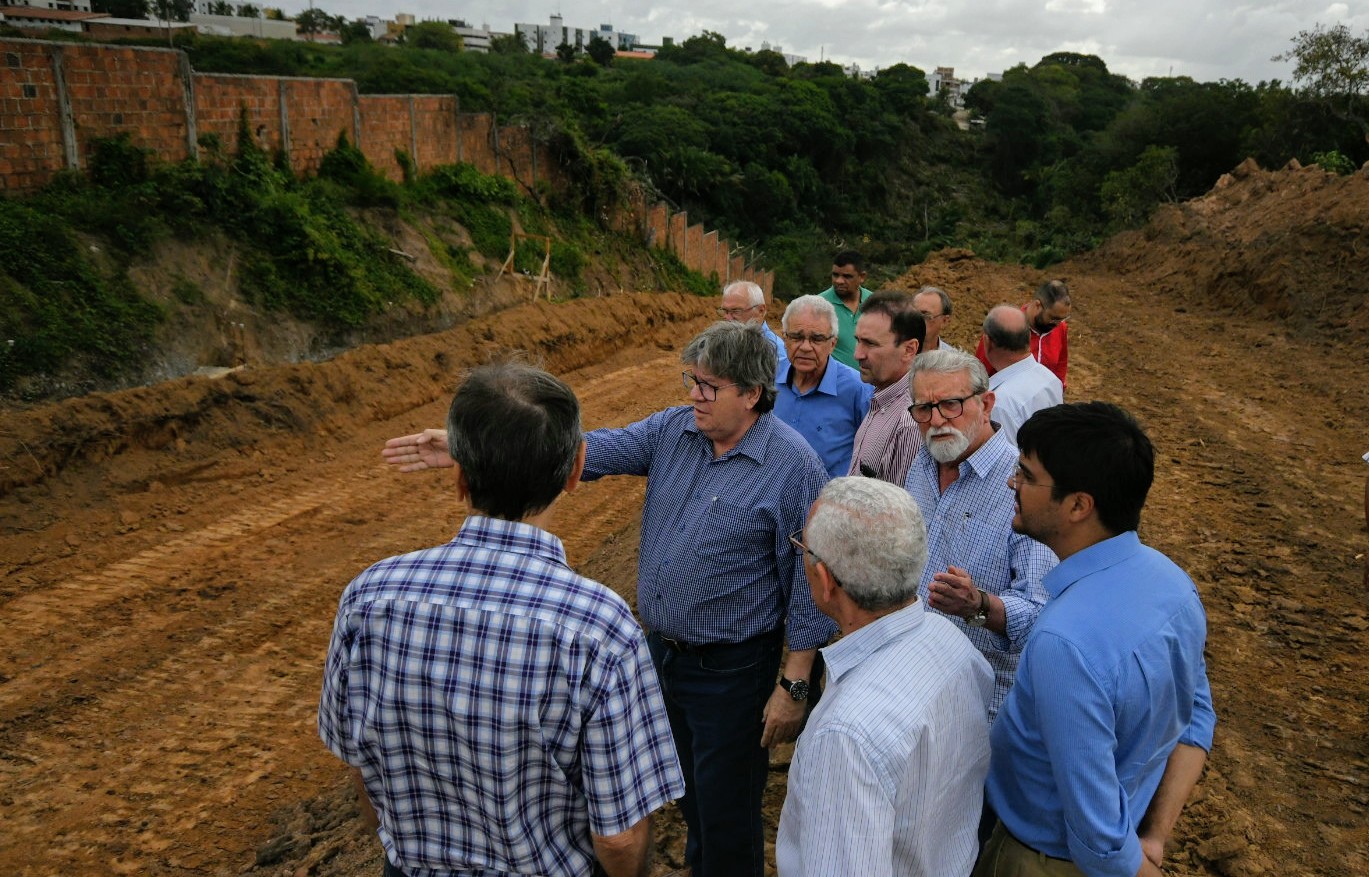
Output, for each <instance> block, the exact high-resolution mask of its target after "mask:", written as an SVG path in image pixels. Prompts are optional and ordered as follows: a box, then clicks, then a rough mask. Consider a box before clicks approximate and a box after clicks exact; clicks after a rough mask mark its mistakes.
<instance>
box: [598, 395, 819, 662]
mask: <svg viewBox="0 0 1369 877" xmlns="http://www.w3.org/2000/svg"><path fill="white" fill-rule="evenodd" d="M585 443H586V445H587V451H586V454H585V474H584V477H585V480H586V481H593V480H594V479H596V478H600V477H602V476H604V475H645V476H646V477H647V481H646V502H645V504H644V506H643V508H642V542H641V549H640V551H639V554H638V560H637V611H638V612H639V613H640V614H641V616H642V622H643V623H644V624H645V625H646V626H647V628H648V629H650V630H654V631H657V632H659V633H661V634H664V635H665V636H668V637H671V638H673V639H678V640H683V641H684V642H688V643H695V644H701V643H720V642H740V641H742V640H745V639H750V638H751V637H754V636H759V635H760V634H763V633H767V632H769V631H772V630H776V629H778V628H779V627H780V626H781V625H784V624H786V622H787V625H788V638H789V647H790V648H791V649H812V648H816V647H817V646H820V645H823V644H824V643H826V642H827V641H828V640H829V639H831V638H832V635H833V634H834V633H835V625H833V624H832V622H831V621H830V620H829V619H827V618H826V617H825V616H823V615H822V614H821V613H819V612H818V610H817V607H815V606H814V605H813V596H812V594H811V593H810V592H809V590H808V579H807V577H806V576H805V575H804V572H803V559H802V558H801V557H800V556H799V555H797V554H795V553H794V549H793V546H792V545H791V544H790V543H789V534H790V533H792V532H793V531H795V530H799V529H802V528H803V525H804V521H805V520H806V519H807V516H808V509H809V507H810V506H811V505H812V504H813V501H814V500H816V499H817V497H818V493H819V492H820V491H821V490H822V486H823V485H824V484H825V483H826V482H827V473H826V471H825V470H824V469H823V467H822V461H820V460H819V459H818V457H817V455H816V454H815V453H813V450H812V448H810V447H808V445H807V444H806V443H805V442H804V440H803V438H802V437H801V436H800V435H799V434H798V433H796V432H794V430H792V429H790V428H789V427H788V426H786V425H785V424H784V423H782V422H781V421H779V420H777V419H776V418H775V416H774V415H773V414H769V413H767V414H762V415H761V416H760V419H759V420H757V421H756V423H755V424H754V425H752V427H751V429H749V430H748V431H747V433H746V435H744V436H742V439H741V441H740V442H738V443H737V445H736V447H734V448H732V449H731V450H730V451H728V452H727V453H726V454H723V455H722V456H721V457H716V458H715V457H714V454H713V441H712V440H711V439H710V438H708V436H706V435H704V434H703V433H701V432H699V429H698V427H697V426H696V425H695V423H694V410H693V409H692V408H690V407H688V406H685V407H680V408H668V409H666V410H665V411H661V412H659V413H657V414H653V415H651V416H650V417H648V418H647V419H645V420H641V421H638V422H637V423H634V424H632V425H631V426H627V427H624V428H622V429H597V430H595V431H593V432H591V433H589V434H588V435H586V436H585Z"/></svg>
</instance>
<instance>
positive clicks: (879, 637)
mask: <svg viewBox="0 0 1369 877" xmlns="http://www.w3.org/2000/svg"><path fill="white" fill-rule="evenodd" d="M794 544H795V547H796V549H797V550H799V551H802V552H804V565H805V567H806V568H807V571H808V584H809V587H810V588H811V590H812V592H813V601H814V603H815V604H817V607H818V608H819V609H820V610H822V612H823V613H824V614H826V615H828V616H829V617H831V618H832V619H833V620H834V621H836V622H837V624H838V626H839V627H840V628H841V630H842V634H843V636H842V638H841V639H840V640H838V641H837V642H836V643H834V644H833V645H830V646H828V647H827V648H825V649H823V650H822V652H823V655H824V656H825V657H826V659H827V668H828V683H827V692H826V694H825V696H824V697H823V699H822V702H821V703H819V704H818V705H817V707H815V708H814V710H813V714H812V716H810V717H809V720H808V727H807V728H806V729H805V730H804V732H803V734H802V735H800V737H799V742H798V745H797V746H796V747H795V749H794V758H793V762H792V763H791V764H790V767H789V790H788V794H787V796H786V797H785V800H784V811H783V813H782V814H781V815H780V829H779V838H778V840H777V841H776V843H775V859H776V864H777V865H778V867H779V873H780V877H806V875H813V877H826V875H837V874H841V875H859V877H893V875H895V874H898V875H909V877H917V875H921V877H955V875H964V874H968V873H969V870H970V868H971V867H972V865H973V864H974V858H975V854H976V853H977V852H978V850H979V844H978V841H977V839H976V837H975V825H976V823H977V822H978V820H979V808H980V800H981V795H982V781H983V777H984V774H985V772H986V771H987V770H988V766H989V728H988V725H987V724H985V721H984V717H985V715H986V714H987V711H988V702H989V696H990V693H991V692H992V690H993V673H992V671H990V669H989V665H988V663H986V662H985V660H984V658H983V657H982V656H981V655H980V654H979V652H977V651H976V650H975V648H974V647H973V646H972V645H970V643H969V641H968V640H966V639H965V637H964V636H962V635H961V634H960V632H959V631H957V630H956V629H955V628H954V627H953V626H952V625H951V623H950V622H949V621H947V620H946V619H944V618H942V617H940V616H939V615H937V614H935V613H932V612H924V611H923V610H922V606H921V605H920V604H919V603H918V600H917V583H918V578H919V576H920V575H921V573H922V567H923V565H924V564H925V563H926V561H927V537H926V529H925V528H924V527H923V525H922V516H921V515H920V514H919V513H918V510H917V505H916V504H915V503H914V502H913V500H912V498H911V497H909V496H908V494H907V492H906V491H904V490H901V489H900V488H898V487H896V486H894V485H892V484H889V483H887V482H884V481H879V480H877V479H874V478H838V479H836V480H834V481H830V482H828V484H827V486H826V487H825V488H823V491H822V494H821V495H820V496H819V497H818V501H817V502H816V503H815V504H814V505H813V510H812V512H811V513H810V515H809V518H808V526H807V527H806V528H805V529H804V532H803V533H802V534H799V535H797V536H796V537H795V540H794Z"/></svg>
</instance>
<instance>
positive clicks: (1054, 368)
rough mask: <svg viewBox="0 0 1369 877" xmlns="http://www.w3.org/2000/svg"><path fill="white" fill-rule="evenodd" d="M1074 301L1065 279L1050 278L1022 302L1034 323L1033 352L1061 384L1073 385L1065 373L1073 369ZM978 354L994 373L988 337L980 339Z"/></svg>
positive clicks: (976, 351)
mask: <svg viewBox="0 0 1369 877" xmlns="http://www.w3.org/2000/svg"><path fill="white" fill-rule="evenodd" d="M1073 309H1074V303H1073V301H1072V300H1071V299H1070V291H1069V287H1067V286H1065V281H1063V280H1048V281H1046V282H1045V283H1043V284H1041V286H1040V287H1038V288H1037V290H1036V295H1034V296H1032V298H1031V300H1030V301H1028V302H1027V303H1026V304H1024V305H1022V312H1023V313H1025V314H1026V315H1027V322H1028V323H1029V324H1030V327H1031V339H1030V343H1031V355H1032V358H1033V359H1035V360H1036V361H1037V362H1039V363H1041V364H1042V365H1044V366H1045V367H1046V368H1048V369H1050V370H1051V372H1052V373H1053V374H1054V375H1055V376H1056V377H1057V378H1059V379H1060V386H1062V387H1067V386H1069V381H1067V380H1066V379H1065V373H1066V372H1067V371H1068V370H1069V358H1070V350H1069V344H1070V338H1069V331H1070V324H1069V322H1068V321H1069V318H1070V313H1071V311H1072V310H1073ZM974 355H975V356H976V357H978V358H979V361H980V362H982V363H983V364H984V367H985V368H986V369H988V372H989V374H990V375H992V374H993V373H994V368H993V365H992V364H990V363H989V360H988V358H987V356H986V354H985V352H984V339H983V338H982V337H981V338H980V339H979V347H978V348H976V350H975V352H974Z"/></svg>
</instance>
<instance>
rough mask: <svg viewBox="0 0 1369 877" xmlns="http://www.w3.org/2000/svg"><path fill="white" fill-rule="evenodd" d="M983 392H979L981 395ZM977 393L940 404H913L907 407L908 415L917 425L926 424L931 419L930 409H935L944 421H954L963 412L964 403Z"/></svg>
mask: <svg viewBox="0 0 1369 877" xmlns="http://www.w3.org/2000/svg"><path fill="white" fill-rule="evenodd" d="M982 392H983V390H981V391H980V393H982ZM978 395H979V393H971V394H970V395H968V396H961V397H960V398H959V399H942V400H941V401H940V402H914V403H913V404H912V405H909V406H908V413H909V414H911V415H912V417H913V419H914V420H916V421H917V422H918V423H927V422H928V421H930V420H931V419H932V409H933V408H935V409H936V410H937V411H938V412H940V413H941V417H942V419H944V420H955V419H956V418H957V417H959V416H960V413H961V412H962V411H964V410H965V402H966V400H968V399H973V398H974V397H975V396H978Z"/></svg>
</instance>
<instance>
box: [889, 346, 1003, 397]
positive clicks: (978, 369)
mask: <svg viewBox="0 0 1369 877" xmlns="http://www.w3.org/2000/svg"><path fill="white" fill-rule="evenodd" d="M918 372H932V373H933V374H939V375H953V374H955V373H956V372H969V373H970V392H971V393H975V394H979V393H982V392H984V391H985V390H987V389H989V373H988V372H987V371H985V369H984V363H982V362H980V361H979V360H978V359H976V358H974V357H973V356H971V355H970V354H968V353H965V352H963V351H960V350H946V349H945V348H941V349H939V350H929V351H927V352H926V353H919V354H918V355H917V356H916V357H915V358H914V359H913V367H912V368H910V369H908V385H909V386H912V383H913V377H914V376H915V375H916V374H917V373H918Z"/></svg>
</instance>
